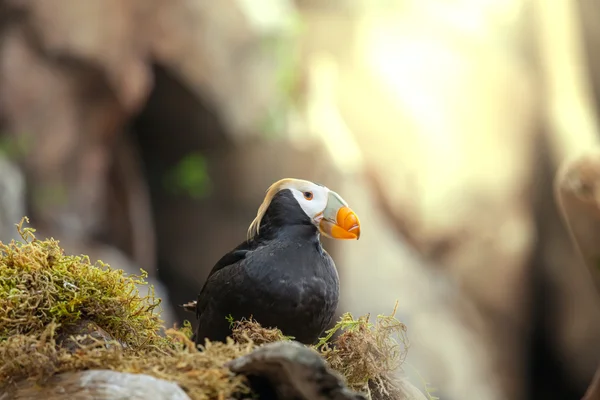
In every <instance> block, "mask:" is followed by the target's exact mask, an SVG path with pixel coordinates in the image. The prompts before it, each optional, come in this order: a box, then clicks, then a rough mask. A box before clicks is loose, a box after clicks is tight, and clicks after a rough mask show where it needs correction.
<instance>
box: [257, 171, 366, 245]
mask: <svg viewBox="0 0 600 400" xmlns="http://www.w3.org/2000/svg"><path fill="white" fill-rule="evenodd" d="M266 215H267V216H270V217H271V219H276V220H277V221H278V223H280V224H306V223H311V224H313V225H314V226H315V227H317V229H318V230H319V232H321V234H323V235H324V236H326V237H329V238H333V239H358V238H359V237H360V222H359V220H358V217H357V216H356V214H355V213H354V211H352V210H351V209H350V207H348V204H347V203H346V201H344V199H343V198H342V197H341V196H340V195H339V194H337V193H336V192H334V191H333V190H330V189H329V188H327V187H325V186H323V185H319V184H316V183H313V182H310V181H306V180H302V179H292V178H286V179H281V180H279V181H277V182H275V183H274V184H272V185H271V186H270V187H269V189H268V190H267V194H266V196H265V199H264V201H263V203H262V204H261V205H260V207H259V208H258V212H257V213H256V218H254V221H252V224H250V227H249V228H248V239H250V238H252V237H254V236H255V235H257V234H258V233H259V230H260V228H261V222H263V218H264V217H265V216H266Z"/></svg>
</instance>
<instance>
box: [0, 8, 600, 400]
mask: <svg viewBox="0 0 600 400" xmlns="http://www.w3.org/2000/svg"><path fill="white" fill-rule="evenodd" d="M598 21H600V3H599V2H598V1H594V0H578V1H573V0H552V1H549V0H504V1H501V0H363V1H359V0H326V1H325V0H295V1H293V0H269V1H266V0H219V1H205V0H85V1H73V0H54V1H47V0H0V240H3V241H6V240H10V239H11V238H12V237H14V236H15V233H16V230H15V228H14V224H15V223H16V222H18V221H19V220H20V218H21V217H22V216H23V215H27V216H29V217H30V219H31V224H32V225H33V226H34V227H35V228H36V229H37V230H38V232H39V234H40V235H41V236H48V237H49V236H53V237H55V238H58V239H60V240H61V243H62V245H63V246H64V248H65V250H66V251H67V252H70V253H77V254H81V253H84V254H89V256H90V258H91V259H101V260H103V261H105V262H107V263H109V264H111V265H112V266H113V267H115V268H122V269H125V270H126V271H128V272H132V273H137V272H139V268H144V269H145V270H146V271H148V273H149V276H150V280H151V282H152V283H153V284H154V285H155V287H156V290H157V293H158V295H159V296H161V297H162V298H163V299H164V302H163V314H162V316H163V318H164V319H165V321H166V322H167V323H168V324H173V323H177V324H181V322H182V321H183V320H184V319H190V318H191V317H192V314H188V313H185V312H184V311H183V310H182V309H181V307H180V306H179V305H181V304H183V303H185V302H187V301H190V300H193V299H195V297H196V294H197V292H198V291H199V289H200V287H201V285H202V283H203V282H204V279H205V277H206V275H207V274H208V272H209V270H210V269H211V268H212V266H213V264H214V263H215V262H216V260H218V258H219V257H220V256H221V255H222V254H223V253H225V252H226V251H228V250H230V249H231V248H232V247H234V246H235V245H237V244H238V243H239V242H240V241H241V240H243V239H244V237H245V233H246V229H247V227H248V225H249V223H250V222H251V220H252V218H253V217H254V215H255V213H256V210H257V208H258V206H259V204H260V203H261V201H262V198H263V195H264V192H265V190H266V188H267V187H268V186H269V185H270V184H271V183H272V182H274V181H275V180H278V179H280V178H283V177H297V178H304V179H309V180H314V181H317V182H319V183H322V184H325V185H327V186H328V187H330V188H331V189H333V190H335V191H337V192H338V193H340V194H341V195H342V196H343V197H344V198H345V199H346V200H347V201H348V202H349V203H350V205H351V207H352V208H353V209H354V210H355V211H356V212H357V213H358V215H359V216H360V218H361V223H362V225H363V228H362V236H361V239H360V240H359V241H358V242H334V241H331V240H328V239H324V241H325V246H326V247H327V249H328V250H329V251H330V252H331V254H332V256H333V258H334V259H335V261H336V264H337V266H338V269H339V271H340V276H341V282H342V301H341V304H340V310H339V312H340V313H342V312H344V311H350V312H352V313H353V315H355V316H358V315H362V314H366V313H371V315H372V316H375V315H377V314H380V313H386V314H389V313H390V312H391V311H392V310H393V308H394V304H395V302H396V300H398V302H399V303H398V304H399V307H398V314H397V316H398V317H399V318H400V319H401V320H402V321H403V322H404V323H405V324H406V325H407V326H408V337H409V339H410V342H411V347H410V350H409V353H408V358H407V360H408V361H407V366H406V368H405V373H407V374H408V375H409V376H411V381H412V382H413V383H414V384H415V385H416V386H418V387H420V388H422V389H423V388H424V384H423V380H425V381H427V382H428V383H429V384H431V386H433V387H435V388H437V389H438V391H437V392H436V393H435V394H436V395H437V396H439V397H440V398H441V399H444V400H447V399H457V400H458V399H478V400H481V399H484V400H488V399H489V400H495V399H514V400H520V399H523V400H525V399H579V398H580V397H581V396H582V394H583V392H584V391H585V388H586V386H587V384H588V382H589V380H590V379H591V377H592V375H593V373H594V370H595V368H596V365H597V362H598V360H599V359H600V340H599V333H600V308H599V301H598V299H597V294H596V293H595V291H594V287H593V285H592V284H591V282H590V280H589V278H588V275H587V272H586V271H585V269H584V267H583V265H582V264H581V261H580V260H579V259H578V257H577V256H576V253H575V252H574V250H573V246H572V244H571V242H570V241H569V238H568V236H567V234H566V231H565V228H564V225H563V223H562V221H561V220H560V218H559V216H558V213H557V210H556V205H555V202H554V199H553V191H552V179H553V176H554V173H555V171H556V168H557V166H558V165H559V164H560V163H561V162H562V161H563V160H564V159H565V157H567V156H568V155H569V154H572V153H575V152H577V151H578V150H581V149H585V148H587V147H590V146H592V145H595V144H597V142H598V139H599V131H598V125H597V114H598V110H599V105H600V103H599V94H600V53H599V50H598V49H600V47H599V46H600V25H599V24H598ZM408 366H410V368H409V367H408ZM412 370H414V371H418V373H411V371H412ZM419 376H420V377H422V378H423V380H421V379H420V378H419Z"/></svg>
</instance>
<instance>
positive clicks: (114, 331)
mask: <svg viewBox="0 0 600 400" xmlns="http://www.w3.org/2000/svg"><path fill="white" fill-rule="evenodd" d="M23 222H24V220H21V222H20V223H19V224H18V230H19V233H20V234H21V236H22V237H23V240H24V242H16V241H12V242H11V243H10V244H8V245H7V244H3V243H0V277H2V279H1V280H0V340H3V339H7V338H8V337H11V336H13V335H19V334H24V335H29V334H40V333H41V332H42V331H44V330H45V328H46V326H47V325H48V323H50V322H53V323H56V324H58V325H59V326H65V325H69V324H73V323H76V322H77V321H79V320H81V319H82V318H89V319H92V320H93V321H94V322H96V323H97V324H98V325H99V326H100V327H101V328H102V329H104V330H106V331H107V332H108V333H109V334H110V335H111V336H112V337H113V338H115V339H116V340H119V341H120V342H122V343H124V344H126V345H127V346H129V347H134V348H137V347H139V346H141V345H146V346H147V345H149V344H156V343H158V342H159V341H160V336H159V335H158V334H157V332H158V330H159V328H160V327H161V321H160V319H159V318H158V315H157V314H156V313H155V312H154V311H155V309H156V308H157V307H158V306H159V304H160V300H157V299H155V298H154V295H153V293H150V294H149V295H148V296H145V297H140V296H139V294H138V292H137V289H136V284H138V283H143V282H144V278H145V277H146V275H145V273H144V272H143V271H142V275H141V276H125V275H124V273H123V271H122V270H112V269H111V268H110V267H109V266H107V265H104V264H102V263H101V262H98V263H97V265H96V266H92V265H91V264H90V261H89V258H87V257H75V256H66V255H64V253H63V251H62V249H61V248H60V247H59V245H58V242H57V241H56V240H54V239H49V240H45V241H40V240H37V239H36V238H35V236H34V234H33V232H34V230H33V229H31V228H23Z"/></svg>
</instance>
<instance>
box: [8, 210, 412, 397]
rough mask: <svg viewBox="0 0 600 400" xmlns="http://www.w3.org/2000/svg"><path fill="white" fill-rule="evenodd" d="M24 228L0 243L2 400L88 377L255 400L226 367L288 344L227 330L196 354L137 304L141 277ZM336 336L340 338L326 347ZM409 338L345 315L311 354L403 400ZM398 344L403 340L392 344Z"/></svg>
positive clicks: (383, 324)
mask: <svg viewBox="0 0 600 400" xmlns="http://www.w3.org/2000/svg"><path fill="white" fill-rule="evenodd" d="M25 220H26V218H24V219H23V220H21V222H20V223H19V224H17V229H18V231H19V233H20V234H21V237H22V239H23V240H22V241H12V242H11V243H9V244H3V243H1V242H0V360H1V361H0V362H1V364H0V398H2V393H3V391H4V392H5V393H6V394H7V395H10V393H13V394H15V393H17V392H15V391H18V390H31V387H29V386H28V385H34V386H35V387H37V388H38V389H39V390H45V389H44V388H45V387H47V386H48V385H51V384H52V382H53V381H56V380H61V379H67V377H70V378H69V379H75V378H73V377H78V376H80V375H81V374H79V375H77V374H75V373H80V372H83V371H89V370H108V371H113V372H122V373H133V374H145V375H148V376H149V377H154V378H157V379H159V380H164V381H168V382H173V383H175V384H177V385H178V386H179V387H180V388H181V389H183V391H184V392H185V393H186V394H187V396H189V397H190V398H192V399H227V398H243V397H255V396H256V394H257V388H256V386H255V385H253V383H252V379H249V378H248V377H247V376H246V375H247V374H243V373H234V372H233V371H232V370H231V369H230V367H229V366H230V365H232V364H229V363H230V362H232V361H233V360H239V359H240V357H244V356H248V355H250V354H251V353H253V352H255V351H258V350H259V349H260V348H262V346H265V345H267V344H268V343H272V342H286V341H288V340H289V338H287V337H286V336H284V335H283V334H282V333H281V332H280V331H279V330H277V329H267V328H264V327H261V326H260V325H259V324H258V323H256V322H255V321H232V324H234V327H233V328H234V329H233V335H232V338H229V339H228V340H227V342H226V343H220V342H214V343H211V342H207V343H206V344H205V345H204V346H201V348H200V349H198V348H197V347H196V346H195V344H194V343H193V342H192V341H191V340H190V337H191V335H192V329H191V325H190V324H189V323H188V322H186V323H185V324H184V326H183V327H182V328H179V329H175V328H172V329H165V328H164V326H163V322H162V321H161V319H160V317H159V310H160V300H159V299H157V298H155V296H154V292H153V290H152V287H148V293H147V295H145V296H142V295H140V293H139V292H138V287H139V285H145V284H147V283H146V281H145V278H146V274H145V272H144V271H142V272H141V274H140V275H139V276H136V275H127V274H125V273H124V272H123V271H122V270H119V269H112V268H111V267H110V266H108V265H105V264H104V263H102V262H100V261H98V262H96V263H95V264H91V263H90V260H89V258H88V257H86V256H70V255H65V254H64V251H63V250H62V249H61V248H60V246H59V242H58V241H56V240H54V239H47V240H38V239H37V238H35V236H34V232H35V231H34V230H33V229H31V228H25V227H23V223H24V221H25ZM339 329H341V330H342V331H343V332H342V334H341V335H339V337H338V338H337V339H335V340H332V339H331V338H332V336H333V333H334V332H335V331H336V330H339ZM405 331H406V327H405V326H404V325H403V324H402V323H400V322H399V321H397V320H396V319H395V318H394V317H393V315H392V316H390V317H381V316H380V317H378V320H377V323H376V324H374V325H372V324H370V323H369V322H368V317H363V318H359V319H358V320H354V319H353V318H352V316H350V315H349V314H345V315H344V316H343V317H342V319H341V320H340V322H339V323H338V324H337V325H336V327H335V328H334V329H333V330H331V331H329V332H328V335H327V336H326V337H325V338H323V339H322V340H321V342H319V343H318V344H317V345H316V346H312V347H311V348H307V350H311V351H312V352H313V353H318V355H319V358H321V359H323V360H324V362H326V364H327V371H329V372H328V373H331V376H337V375H336V373H334V372H333V370H335V371H337V373H339V374H341V376H342V377H341V378H340V379H341V380H340V382H343V383H344V384H345V385H347V386H348V387H349V388H350V389H352V390H355V391H357V392H360V393H362V394H363V395H365V396H367V397H372V398H380V397H382V396H383V397H387V398H398V399H402V398H405V396H403V390H402V385H401V384H399V382H398V381H397V380H394V379H392V372H393V371H394V370H396V369H397V368H398V367H399V365H400V364H401V362H402V360H403V357H404V355H405V352H406V347H407V346H406V341H405V340H404V339H405ZM395 334H400V335H401V337H402V338H403V340H401V341H400V342H397V341H395V340H394V339H393V336H394V335H395ZM302 346H303V345H302ZM303 347H304V348H306V346H303ZM242 359H243V358H242ZM258 369H259V370H260V368H258ZM309 375H310V374H309ZM294 379H295V378H294ZM331 379H337V378H331ZM24 382H29V383H24ZM23 385H25V386H23ZM275 386H276V385H271V387H275ZM334 386H335V385H334ZM332 387H333V386H332ZM19 388H20V389H19ZM342 389H343V388H342ZM342 389H340V390H341V391H340V392H339V393H346V392H344V391H343V390H342ZM41 393H42V392H39V394H41ZM336 393H337V392H336ZM340 396H342V395H340ZM343 396H345V394H344V395H343ZM343 396H342V397H343ZM8 398H10V397H8ZM15 398H17V397H15ZM21 398H24V397H21ZM46 398H49V397H48V396H46ZM56 398H58V397H56ZM300 398H307V397H300ZM338 398H341V397H338Z"/></svg>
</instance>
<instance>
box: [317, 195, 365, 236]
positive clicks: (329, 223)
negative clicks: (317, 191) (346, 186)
mask: <svg viewBox="0 0 600 400" xmlns="http://www.w3.org/2000/svg"><path fill="white" fill-rule="evenodd" d="M322 215H323V218H322V219H321V221H320V222H319V230H320V231H321V233H322V234H323V235H324V236H327V237H330V238H333V239H357V240H358V239H359V238H360V221H359V220H358V216H357V215H356V213H355V212H354V211H352V209H350V207H348V205H347V204H346V202H345V201H344V200H343V199H342V198H341V197H340V196H339V195H338V194H337V193H335V192H329V198H328V201H327V207H325V210H323V214H322Z"/></svg>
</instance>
